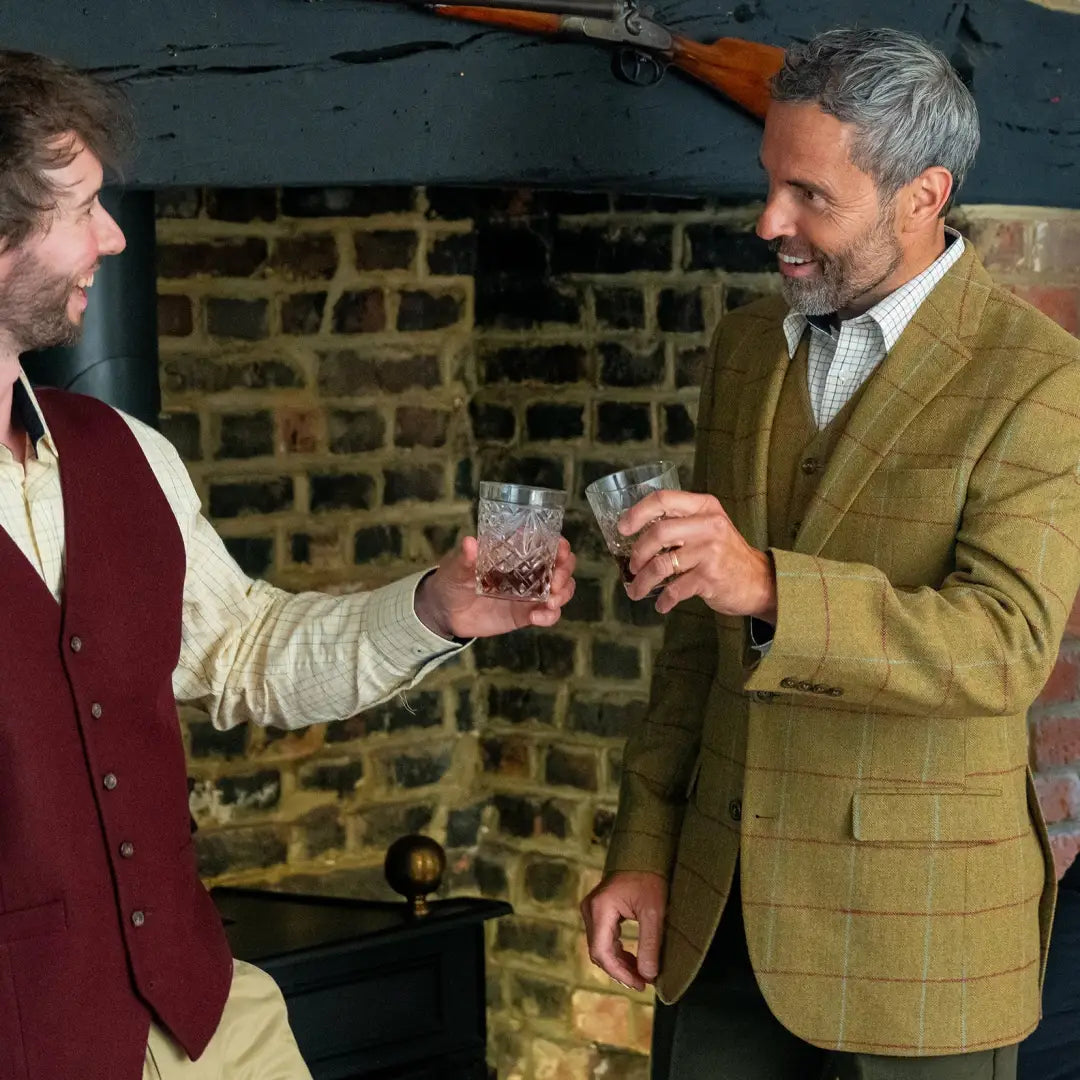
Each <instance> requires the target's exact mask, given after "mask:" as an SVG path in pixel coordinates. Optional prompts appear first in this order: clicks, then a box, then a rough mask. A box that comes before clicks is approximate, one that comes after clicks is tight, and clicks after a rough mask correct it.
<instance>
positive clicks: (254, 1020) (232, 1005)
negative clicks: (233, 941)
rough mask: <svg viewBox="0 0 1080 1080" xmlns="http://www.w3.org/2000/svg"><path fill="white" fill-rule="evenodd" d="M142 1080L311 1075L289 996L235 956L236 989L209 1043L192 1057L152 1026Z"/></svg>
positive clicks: (288, 1079)
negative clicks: (291, 1014) (292, 1020)
mask: <svg viewBox="0 0 1080 1080" xmlns="http://www.w3.org/2000/svg"><path fill="white" fill-rule="evenodd" d="M143 1080H311V1073H310V1072H308V1068H307V1066H306V1065H305V1064H304V1062H303V1059H302V1058H301V1057H300V1051H299V1050H298V1049H297V1046H296V1039H294V1038H293V1033H292V1030H291V1029H290V1028H289V1017H288V1014H287V1012H286V1010H285V999H284V998H283V997H282V996H281V991H280V990H279V989H278V987H277V983H275V982H274V980H273V979H271V978H270V976H269V975H267V974H266V972H265V971H262V970H260V969H259V968H257V967H254V966H253V965H251V964H245V963H244V962H243V961H242V960H234V961H233V981H232V989H231V990H230V991H229V999H228V1001H227V1002H226V1003H225V1011H224V1012H223V1013H222V1014H221V1023H220V1024H219V1025H218V1029H217V1031H215V1032H214V1037H213V1038H212V1039H211V1040H210V1044H209V1046H207V1048H206V1050H205V1051H204V1052H203V1053H202V1055H201V1056H200V1057H199V1060H198V1061H192V1060H191V1059H190V1058H189V1057H188V1056H187V1054H185V1053H184V1051H183V1050H181V1049H180V1047H179V1046H177V1045H176V1043H175V1042H173V1040H172V1039H171V1038H170V1036H169V1035H168V1034H167V1033H166V1032H164V1031H163V1030H162V1029H161V1028H159V1027H158V1026H157V1025H156V1024H151V1025H150V1036H149V1038H148V1039H147V1043H146V1064H145V1065H144V1067H143Z"/></svg>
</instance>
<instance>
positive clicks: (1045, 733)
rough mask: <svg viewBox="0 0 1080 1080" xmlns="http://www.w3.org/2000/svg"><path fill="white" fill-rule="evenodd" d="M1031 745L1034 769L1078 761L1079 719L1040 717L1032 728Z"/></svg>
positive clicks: (1079, 755) (1079, 748) (1071, 717)
mask: <svg viewBox="0 0 1080 1080" xmlns="http://www.w3.org/2000/svg"><path fill="white" fill-rule="evenodd" d="M1031 745H1032V749H1033V751H1034V753H1035V768H1036V769H1046V768H1052V767H1053V766H1055V765H1068V764H1070V763H1072V762H1074V761H1080V717H1077V716H1044V717H1041V718H1040V719H1038V720H1036V721H1035V724H1034V726H1033V728H1032V731H1031Z"/></svg>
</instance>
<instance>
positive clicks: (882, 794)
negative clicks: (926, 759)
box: [851, 787, 1027, 844]
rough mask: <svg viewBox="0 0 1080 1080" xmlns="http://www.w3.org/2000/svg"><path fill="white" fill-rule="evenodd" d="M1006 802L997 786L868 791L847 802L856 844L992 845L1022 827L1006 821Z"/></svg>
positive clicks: (1024, 826)
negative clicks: (849, 803) (865, 842)
mask: <svg viewBox="0 0 1080 1080" xmlns="http://www.w3.org/2000/svg"><path fill="white" fill-rule="evenodd" d="M1006 802H1007V800H1005V799H1002V797H1001V789H1000V788H998V787H979V788H966V789H965V790H964V791H962V792H959V791H956V792H937V791H903V790H897V789H895V788H893V789H868V790H863V791H856V792H855V794H854V796H853V797H852V800H851V828H852V833H853V835H854V837H855V839H856V840H865V841H870V842H873V841H883V842H886V843H916V844H933V843H968V844H979V843H985V844H989V843H995V842H996V841H999V840H1007V839H1009V838H1011V837H1012V836H1014V835H1015V834H1016V833H1017V832H1018V831H1021V830H1022V829H1024V828H1026V826H1027V822H1026V821H1024V822H1017V821H1015V820H1013V821H1011V822H1010V821H1008V820H1006V818H1007V814H1006Z"/></svg>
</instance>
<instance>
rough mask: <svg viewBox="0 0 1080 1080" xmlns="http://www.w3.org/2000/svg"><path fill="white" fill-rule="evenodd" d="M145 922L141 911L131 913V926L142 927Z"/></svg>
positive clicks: (144, 914)
mask: <svg viewBox="0 0 1080 1080" xmlns="http://www.w3.org/2000/svg"><path fill="white" fill-rule="evenodd" d="M144 922H146V913H145V912H142V911H133V912H132V913H131V925H132V926H142V924H143V923H144Z"/></svg>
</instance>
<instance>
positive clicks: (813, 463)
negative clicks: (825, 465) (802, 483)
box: [799, 457, 821, 476]
mask: <svg viewBox="0 0 1080 1080" xmlns="http://www.w3.org/2000/svg"><path fill="white" fill-rule="evenodd" d="M799 468H800V469H802V471H803V472H804V473H805V474H806V475H807V476H813V475H814V473H816V472H817V471H818V469H819V468H821V462H819V461H818V459H817V458H812V457H808V458H804V459H803V460H802V462H801V463H800V465H799Z"/></svg>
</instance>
